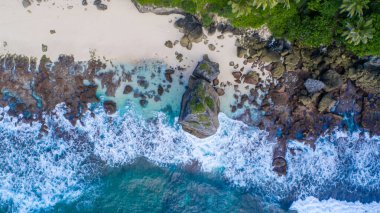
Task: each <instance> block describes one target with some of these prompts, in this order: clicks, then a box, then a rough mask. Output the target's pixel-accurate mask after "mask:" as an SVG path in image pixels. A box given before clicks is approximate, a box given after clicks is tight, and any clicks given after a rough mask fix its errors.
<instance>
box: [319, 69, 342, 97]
mask: <svg viewBox="0 0 380 213" xmlns="http://www.w3.org/2000/svg"><path fill="white" fill-rule="evenodd" d="M321 80H322V81H323V83H324V84H325V85H326V86H325V88H324V89H325V90H326V91H327V92H330V91H333V90H335V89H338V88H340V87H341V86H342V84H343V79H342V76H341V75H339V74H338V73H337V72H336V71H334V70H329V71H327V72H326V73H324V74H323V75H322V77H321Z"/></svg>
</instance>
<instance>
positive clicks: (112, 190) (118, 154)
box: [0, 79, 380, 212]
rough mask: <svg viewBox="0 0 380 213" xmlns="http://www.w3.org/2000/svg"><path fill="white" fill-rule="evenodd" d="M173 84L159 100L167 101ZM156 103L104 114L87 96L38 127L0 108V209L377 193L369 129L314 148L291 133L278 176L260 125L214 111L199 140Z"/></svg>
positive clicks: (224, 203) (278, 206) (218, 204)
mask: <svg viewBox="0 0 380 213" xmlns="http://www.w3.org/2000/svg"><path fill="white" fill-rule="evenodd" d="M161 80H162V79H161ZM178 85H179V84H178ZM179 93H181V91H179V90H173V91H172V92H171V93H168V94H166V95H168V96H167V97H163V99H164V98H167V99H168V100H173V101H172V102H169V103H170V104H169V105H172V104H173V106H174V105H176V106H177V104H178V103H179V102H180V95H179ZM98 94H99V95H102V93H101V92H99V93H98ZM171 95H173V96H174V97H171ZM107 98H109V97H103V98H102V99H107ZM174 100H175V101H174ZM165 105H168V103H167V102H164V101H163V102H162V103H160V105H159V106H154V105H152V106H149V105H148V106H147V107H146V108H144V109H141V108H140V106H139V105H138V104H136V102H135V100H129V99H128V98H125V99H122V100H120V102H119V103H118V106H119V111H118V112H117V113H116V114H114V115H107V114H106V113H105V112H104V110H103V108H102V107H101V104H93V105H92V106H91V107H90V109H91V112H87V113H86V114H85V115H84V117H83V118H82V119H81V122H79V123H78V124H77V125H76V126H75V127H74V126H72V125H71V123H70V122H69V121H67V120H66V119H65V117H64V114H65V111H66V108H65V106H64V105H59V106H57V107H56V109H55V115H54V116H46V117H45V118H44V119H45V123H46V125H47V127H48V128H47V129H48V134H47V135H42V136H41V135H40V134H39V130H40V128H41V125H42V124H41V123H38V122H35V123H32V124H25V123H23V122H20V119H19V118H16V117H11V116H9V115H8V114H7V113H6V112H7V110H8V108H7V107H6V108H0V132H1V134H0V168H2V169H1V170H0V212H281V211H288V209H289V207H290V206H291V204H292V202H294V201H296V200H299V199H302V198H305V197H308V196H315V197H317V198H320V199H328V198H336V199H338V200H346V201H361V202H363V203H368V202H371V201H377V202H379V201H380V190H379V189H380V168H379V166H378V162H380V138H379V137H370V136H369V135H368V134H367V133H362V132H359V131H358V130H356V131H354V132H352V133H350V132H345V131H338V130H337V131H334V132H333V133H332V134H330V135H327V136H325V137H321V138H320V139H319V140H318V141H317V143H316V149H315V150H313V149H311V148H310V147H309V146H307V145H304V144H302V143H299V142H296V141H291V142H289V147H288V153H289V154H288V155H287V162H288V163H289V167H288V174H287V176H286V177H278V176H277V175H276V174H275V173H274V172H272V168H271V162H272V148H273V145H274V141H272V140H270V139H269V138H268V137H267V133H266V132H265V131H261V130H259V129H257V128H255V127H251V126H247V125H245V124H243V123H242V122H239V121H235V120H232V119H230V118H229V117H227V116H226V115H225V114H223V113H221V114H220V116H219V120H220V123H221V126H220V129H219V130H218V132H217V133H216V134H215V135H214V136H212V137H209V138H207V139H203V140H201V139H198V138H195V137H193V136H191V135H189V134H187V133H185V132H183V131H182V130H181V128H180V126H179V125H178V124H177V122H176V119H177V116H178V110H177V111H176V110H172V111H170V112H169V111H165V110H162V109H164V108H162V106H165ZM172 108H174V107H172ZM149 110H150V111H149ZM147 111H149V116H146V113H147ZM92 113H93V114H95V117H93V116H91V114H92ZM291 152H293V153H296V154H295V155H292V154H290V153H291Z"/></svg>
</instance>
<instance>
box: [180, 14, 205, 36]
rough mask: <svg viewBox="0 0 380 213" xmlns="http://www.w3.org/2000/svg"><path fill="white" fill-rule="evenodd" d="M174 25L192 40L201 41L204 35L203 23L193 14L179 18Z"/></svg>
mask: <svg viewBox="0 0 380 213" xmlns="http://www.w3.org/2000/svg"><path fill="white" fill-rule="evenodd" d="M174 26H175V27H177V28H178V29H179V30H180V32H182V33H184V34H185V36H186V37H187V38H188V39H189V41H190V42H196V43H197V42H200V41H202V37H203V28H202V24H201V23H200V22H199V21H198V20H197V18H195V17H194V16H192V15H186V16H185V17H184V18H180V19H178V20H177V21H176V22H175V23H174Z"/></svg>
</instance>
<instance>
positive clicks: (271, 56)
mask: <svg viewBox="0 0 380 213" xmlns="http://www.w3.org/2000/svg"><path fill="white" fill-rule="evenodd" d="M280 59H281V55H280V54H278V53H276V52H273V51H269V50H267V49H264V50H263V53H262V57H261V60H262V61H263V62H265V63H271V62H279V61H280Z"/></svg>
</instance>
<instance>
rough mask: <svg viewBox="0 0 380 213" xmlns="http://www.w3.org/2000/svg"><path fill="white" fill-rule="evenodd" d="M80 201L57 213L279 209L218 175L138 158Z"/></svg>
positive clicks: (59, 207)
mask: <svg viewBox="0 0 380 213" xmlns="http://www.w3.org/2000/svg"><path fill="white" fill-rule="evenodd" d="M95 185H96V186H95V187H94V189H92V190H90V192H88V193H85V194H84V195H83V197H81V198H80V199H78V200H77V201H75V202H73V203H71V204H69V205H67V204H65V203H64V204H57V205H56V206H55V207H54V208H53V209H54V211H58V212H96V211H100V212H263V211H269V210H280V208H279V207H276V206H272V205H270V204H265V203H263V202H262V201H261V200H260V198H259V197H257V196H254V195H253V194H251V193H249V192H247V191H246V190H239V189H234V188H232V187H231V186H229V185H228V184H226V183H225V181H224V180H222V178H221V177H220V176H218V175H215V174H202V173H199V172H196V171H189V170H186V169H185V170H184V169H179V168H176V167H157V166H154V165H152V164H151V163H149V162H147V161H146V160H143V159H139V160H137V162H135V163H133V164H132V165H129V166H126V167H124V168H120V169H117V170H113V171H110V172H108V173H107V175H106V176H104V177H101V178H100V180H99V181H98V182H97V183H96V184H95Z"/></svg>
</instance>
